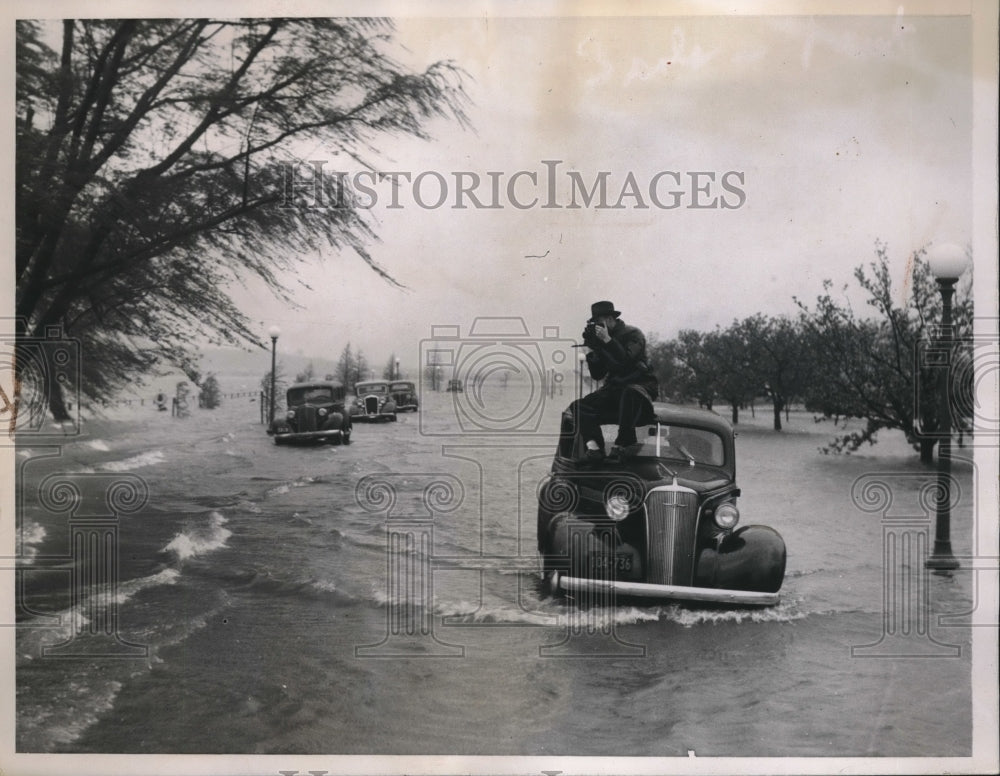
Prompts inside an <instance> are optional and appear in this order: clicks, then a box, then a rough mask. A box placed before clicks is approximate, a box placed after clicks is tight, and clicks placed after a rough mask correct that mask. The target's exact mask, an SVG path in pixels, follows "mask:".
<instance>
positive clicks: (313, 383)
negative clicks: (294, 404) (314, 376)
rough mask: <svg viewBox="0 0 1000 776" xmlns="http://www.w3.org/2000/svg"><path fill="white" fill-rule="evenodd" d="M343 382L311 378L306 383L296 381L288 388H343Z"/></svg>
mask: <svg viewBox="0 0 1000 776" xmlns="http://www.w3.org/2000/svg"><path fill="white" fill-rule="evenodd" d="M343 387H344V385H343V383H338V382H337V381H335V380H309V381H308V382H304V383H294V384H293V385H290V386H288V390H292V389H293V388H343Z"/></svg>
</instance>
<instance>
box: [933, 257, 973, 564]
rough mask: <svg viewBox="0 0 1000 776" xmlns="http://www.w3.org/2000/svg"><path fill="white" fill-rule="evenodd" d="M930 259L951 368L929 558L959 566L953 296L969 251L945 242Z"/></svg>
mask: <svg viewBox="0 0 1000 776" xmlns="http://www.w3.org/2000/svg"><path fill="white" fill-rule="evenodd" d="M927 263H928V265H929V266H930V270H931V272H932V273H933V274H934V277H935V278H936V279H937V283H938V288H939V289H940V291H941V328H940V333H939V334H938V338H937V339H938V345H939V348H940V351H941V353H942V354H944V357H945V358H946V359H947V361H946V362H945V363H946V365H947V367H948V368H944V369H941V370H940V373H939V374H938V415H939V423H938V432H939V434H940V441H939V442H938V459H937V474H938V500H937V509H936V512H937V515H936V521H935V524H934V550H933V551H932V552H931V556H930V557H929V558H928V559H927V563H926V566H927V568H929V569H939V570H948V569H957V568H958V561H957V560H956V559H955V556H954V555H953V554H952V551H951V396H950V391H949V390H948V389H949V385H950V377H951V375H950V366H951V355H952V354H951V351H952V342H953V341H954V333H953V331H952V321H951V300H952V297H953V296H954V294H955V283H956V282H957V281H958V278H959V277H960V276H961V274H962V272H964V271H965V266H966V257H965V251H964V250H962V248H960V247H959V246H957V245H950V244H942V245H937V246H932V247H931V249H930V251H929V252H928V254H927Z"/></svg>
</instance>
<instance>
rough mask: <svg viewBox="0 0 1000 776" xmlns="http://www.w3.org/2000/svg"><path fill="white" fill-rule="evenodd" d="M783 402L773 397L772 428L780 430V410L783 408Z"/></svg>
mask: <svg viewBox="0 0 1000 776" xmlns="http://www.w3.org/2000/svg"><path fill="white" fill-rule="evenodd" d="M783 405H784V402H783V401H782V400H781V399H779V398H777V397H775V399H774V430H775V431H781V410H782V409H784V406H783Z"/></svg>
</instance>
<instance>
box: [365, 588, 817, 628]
mask: <svg viewBox="0 0 1000 776" xmlns="http://www.w3.org/2000/svg"><path fill="white" fill-rule="evenodd" d="M371 595H372V602H373V603H375V604H376V605H378V606H387V605H391V604H393V603H404V601H400V600H399V599H397V598H394V597H393V596H391V595H390V594H389V593H388V592H387V591H386V590H385V589H384V588H373V589H372V592H371ZM800 603H801V602H800V601H799V600H797V599H795V598H788V599H782V600H781V602H779V603H778V604H777V605H776V606H769V607H743V608H694V607H692V606H688V605H685V604H682V603H661V604H654V605H650V606H642V605H624V606H609V607H602V606H590V607H577V606H575V605H574V604H573V602H572V601H556V600H554V599H539V600H538V602H537V608H534V609H526V608H523V607H522V606H519V605H518V604H517V603H515V602H514V601H508V600H504V599H500V598H496V599H493V600H487V599H484V600H483V601H479V602H477V601H473V600H469V599H467V598H458V599H454V600H441V599H436V600H435V601H434V603H433V606H432V611H433V614H434V615H435V616H437V617H446V618H448V620H449V621H451V622H460V623H483V624H503V623H511V624H518V625H522V624H529V625H540V626H551V627H568V626H575V625H578V624H579V621H580V619H581V618H586V619H588V620H595V621H598V622H600V623H602V624H615V625H636V624H639V623H643V622H674V623H677V624H678V625H682V626H684V627H692V626H695V625H702V624H713V623H722V622H730V623H742V622H754V623H761V622H794V621H796V620H801V619H804V618H805V617H807V616H809V615H810V614H816V612H812V613H810V612H808V611H806V610H804V609H802V608H801V606H800ZM405 604H406V606H407V607H408V608H412V609H413V610H414V611H417V610H419V609H421V608H423V607H424V602H423V601H420V600H417V599H414V598H407V599H405Z"/></svg>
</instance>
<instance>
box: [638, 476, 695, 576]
mask: <svg viewBox="0 0 1000 776" xmlns="http://www.w3.org/2000/svg"><path fill="white" fill-rule="evenodd" d="M697 522H698V494H697V493H695V492H694V491H693V490H691V489H690V488H685V487H682V486H680V485H667V486H664V487H661V488H655V489H654V490H652V491H650V492H649V495H648V496H646V548H647V556H648V559H649V560H648V562H647V566H646V581H647V582H649V583H651V584H656V585H690V584H691V580H692V578H693V574H694V560H695V558H694V552H695V529H696V527H697Z"/></svg>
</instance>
